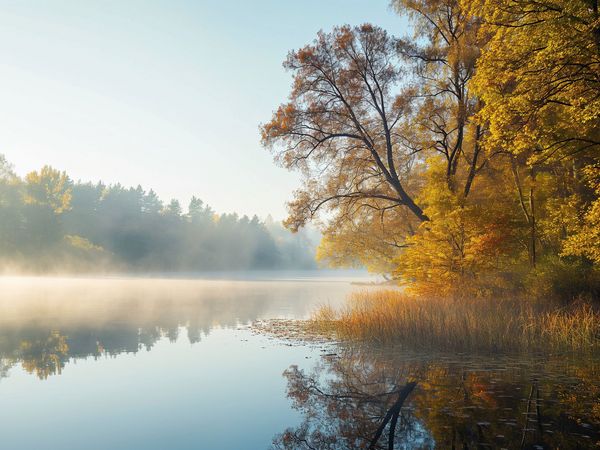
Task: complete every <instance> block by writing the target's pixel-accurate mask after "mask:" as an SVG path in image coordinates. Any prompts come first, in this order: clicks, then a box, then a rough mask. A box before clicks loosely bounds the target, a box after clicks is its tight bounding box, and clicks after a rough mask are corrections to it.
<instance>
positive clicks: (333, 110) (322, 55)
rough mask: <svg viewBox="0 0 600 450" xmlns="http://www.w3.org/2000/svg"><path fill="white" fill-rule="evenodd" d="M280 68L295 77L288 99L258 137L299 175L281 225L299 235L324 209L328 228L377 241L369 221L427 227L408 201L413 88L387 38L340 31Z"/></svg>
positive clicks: (413, 185)
mask: <svg viewBox="0 0 600 450" xmlns="http://www.w3.org/2000/svg"><path fill="white" fill-rule="evenodd" d="M284 67H285V68H286V69H288V70H290V71H291V72H292V73H293V78H294V82H293V88H292V91H291V94H290V96H289V101H288V102H287V103H285V104H283V105H281V106H280V107H279V108H278V109H277V111H276V112H275V113H274V115H273V118H272V119H271V121H270V122H268V123H266V124H263V125H262V126H261V132H262V140H263V144H264V145H265V146H267V147H269V148H270V149H271V150H272V152H273V153H274V155H275V159H276V161H277V162H278V163H280V164H281V165H283V166H284V167H286V168H288V169H292V170H299V171H300V172H301V173H302V174H303V175H304V177H303V180H304V181H303V186H302V188H301V189H299V190H298V191H296V192H295V197H294V199H293V200H292V201H291V202H290V203H289V204H288V207H289V212H290V216H289V218H288V219H287V221H286V224H287V226H288V227H289V228H291V229H292V230H297V229H298V228H299V227H302V226H303V225H305V224H306V223H307V222H308V221H310V220H312V219H314V218H315V216H316V215H317V214H318V213H319V212H320V211H321V210H325V211H327V213H326V214H327V217H328V219H330V221H329V223H330V226H331V224H335V225H334V226H335V227H351V228H354V227H356V228H359V229H361V230H363V233H364V232H365V231H366V234H369V235H377V234H379V235H380V237H381V238H382V239H384V238H385V236H386V234H385V233H382V232H381V230H380V229H379V230H376V229H374V228H373V223H379V224H381V226H385V224H386V223H389V222H394V221H399V222H402V223H404V224H408V226H412V225H411V223H412V224H414V225H416V224H418V223H420V222H423V221H427V220H428V217H427V216H426V214H425V213H424V212H423V210H422V208H421V207H420V206H419V205H418V204H417V202H416V201H415V194H416V192H417V191H418V189H419V178H418V177H416V176H414V174H415V172H417V171H418V170H420V169H419V168H420V161H419V159H418V156H417V155H416V154H415V152H414V150H413V149H412V148H411V147H410V146H409V145H407V144H408V140H407V138H406V136H407V134H406V130H404V129H403V127H405V124H406V123H407V122H408V121H407V120H406V119H407V117H409V116H410V115H411V114H412V112H411V104H412V98H413V90H412V89H411V88H410V86H409V85H408V83H407V81H406V79H405V78H404V77H403V73H402V70H401V69H400V67H401V65H400V64H399V61H398V52H397V50H396V42H395V41H394V39H393V38H392V37H390V36H389V35H388V34H387V33H386V32H385V31H384V30H382V29H381V28H378V27H375V26H372V25H368V24H367V25H362V26H359V27H349V26H343V27H338V28H335V29H334V30H333V31H332V32H330V33H324V32H320V33H319V34H318V36H317V38H316V40H315V41H314V42H313V43H312V44H311V45H307V46H306V47H304V48H302V49H300V50H297V51H292V52H290V53H289V55H288V57H287V60H286V61H285V63H284ZM354 231H358V230H354ZM371 231H372V233H371ZM355 235H356V234H355ZM365 238H366V237H365ZM390 243H391V244H392V247H393V246H401V245H402V243H401V242H388V243H387V244H390ZM383 248H385V246H384V247H382V249H383Z"/></svg>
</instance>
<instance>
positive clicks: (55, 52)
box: [0, 0, 406, 219]
mask: <svg viewBox="0 0 600 450" xmlns="http://www.w3.org/2000/svg"><path fill="white" fill-rule="evenodd" d="M388 3H389V2H388V0H362V1H361V0H320V1H319V0H302V1H297V0H296V1H287V0H285V1H284V0H254V1H250V0H247V1H242V0H237V1H233V0H232V1H229V2H225V1H217V0H213V1H208V0H197V1H184V0H170V1H167V0H164V1H158V0H96V1H91V0H89V1H84V0H71V1H66V0H45V1H42V0H38V1H26V2H25V1H21V0H15V1H7V0H0V54H1V55H2V57H1V58H0V77H1V83H0V153H4V154H5V155H6V157H7V159H8V160H9V161H11V162H12V163H14V165H15V169H16V171H17V173H18V174H20V175H24V174H25V173H27V172H29V171H31V170H34V169H37V168H39V167H41V166H42V165H43V164H50V165H52V166H55V167H56V168H59V169H64V170H66V171H67V172H68V173H69V174H70V175H71V177H72V178H74V179H82V180H85V181H88V180H91V181H97V180H102V181H104V182H106V183H114V182H121V183H122V184H124V185H137V184H141V185H142V186H143V187H144V188H146V189H149V188H153V189H154V190H155V191H156V192H157V193H158V194H159V195H160V197H161V198H163V200H168V199H169V198H173V197H174V198H178V199H179V200H181V201H182V202H183V204H184V206H187V202H188V201H189V198H190V197H191V196H192V194H196V195H197V196H199V197H200V198H202V199H203V200H204V201H205V202H207V203H209V204H210V205H211V206H213V208H214V209H216V210H217V211H219V212H233V211H237V212H239V213H241V214H254V213H257V214H259V215H260V216H263V217H264V216H266V215H267V214H269V213H271V214H272V215H273V216H274V217H276V218H277V219H281V218H283V217H284V216H285V201H286V200H288V199H289V198H290V197H291V192H292V190H293V189H294V188H295V187H298V184H299V178H298V176H297V175H295V174H291V173H289V172H287V171H285V170H284V169H281V168H279V167H277V166H275V165H274V164H273V163H272V159H271V156H270V154H269V153H268V152H267V151H266V150H264V149H263V148H262V147H261V146H260V143H259V132H258V125H259V123H261V122H265V121H267V120H268V119H269V118H270V115H271V112H272V111H273V110H274V109H275V108H276V107H277V106H278V104H279V103H281V102H282V101H284V100H285V99H286V97H287V94H288V91H289V86H290V81H291V78H290V74H288V73H286V72H285V71H284V70H283V68H282V66H281V64H282V61H283V59H284V58H285V56H286V54H287V52H288V50H290V49H294V48H298V47H301V46H303V45H304V44H306V43H308V42H310V41H311V40H312V39H313V38H314V36H315V34H316V32H317V31H318V30H319V29H324V30H328V29H330V28H331V27H333V26H334V25H341V24H345V23H349V24H360V23H363V22H371V23H374V24H378V25H381V26H383V27H384V28H386V29H387V30H389V31H390V32H391V33H392V34H395V35H403V34H405V32H406V30H405V25H404V24H405V22H404V21H403V20H402V19H400V18H399V17H397V16H396V15H395V14H394V12H393V11H392V10H391V9H390V8H389V6H388Z"/></svg>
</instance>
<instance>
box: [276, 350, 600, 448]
mask: <svg viewBox="0 0 600 450" xmlns="http://www.w3.org/2000/svg"><path fill="white" fill-rule="evenodd" d="M599 374H600V371H599V369H598V364H597V363H596V362H595V361H594V359H593V358H590V359H587V360H582V361H569V360H568V359H565V358H562V359H560V358H558V359H551V360H546V359H542V358H533V357H529V358H524V359H521V358H508V357H505V358H490V357H487V358H485V357H480V358H466V357H463V358H457V357H453V358H449V357H443V356H437V357H434V356H429V357H423V356H422V355H421V356H420V355H412V356H403V355H402V354H401V353H400V352H399V351H396V352H394V353H389V352H377V353H376V352H374V351H373V350H369V349H360V348H358V349H357V348H351V347H348V348H344V349H341V350H340V351H339V353H338V354H337V355H329V356H325V357H323V358H322V361H321V362H320V363H319V364H318V365H317V366H316V367H315V369H314V370H312V371H310V372H308V373H307V372H306V371H304V370H301V369H299V368H298V367H297V366H292V367H290V368H289V369H288V370H286V371H285V372H284V376H285V377H286V378H287V381H288V396H289V397H290V398H291V399H292V401H293V405H294V407H295V408H296V409H298V410H299V411H301V412H302V415H303V421H302V423H301V424H300V425H299V426H298V427H295V428H290V429H287V430H285V431H284V432H283V433H282V434H280V435H278V436H276V437H275V439H274V441H273V447H274V448H275V449H286V450H288V449H324V450H333V449H352V448H356V449H368V448H376V449H423V448H425V449H426V448H434V447H435V448H449V449H450V448H451V449H470V448H511V449H512V448H516V449H555V448H560V449H577V448H595V445H600V433H599V430H600V407H599V405H600V387H599V385H598V382H597V381H598V379H599V377H598V375H599ZM413 387H414V389H413ZM403 394H406V401H404V399H403V398H402V395H403ZM394 418H396V419H395V420H394ZM396 422H397V423H396Z"/></svg>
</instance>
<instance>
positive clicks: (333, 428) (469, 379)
mask: <svg viewBox="0 0 600 450" xmlns="http://www.w3.org/2000/svg"><path fill="white" fill-rule="evenodd" d="M352 281H360V282H364V281H369V279H368V278H366V277H365V276H364V275H362V274H361V273H359V272H344V273H336V272H328V271H325V272H296V273H292V272H253V273H245V274H231V273H229V274H228V273H212V274H203V275H201V276H198V275H197V274H196V275H194V274H190V275H188V276H186V277H179V278H175V277H172V278H151V279H145V278H118V277H114V278H59V277H55V278H35V277H4V278H0V358H1V364H0V404H1V405H2V408H1V409H0V423H2V448H8V449H31V450H39V449H51V450H53V449H56V450H59V449H60V450H68V449H113V450H116V449H127V450H131V449H207V450H208V449H236V450H240V449H242V450H243V449H268V448H272V447H274V448H290V449H292V448H294V449H304V448H306V449H308V448H319V449H343V448H367V447H368V445H369V444H370V443H371V442H372V441H373V438H374V436H375V435H376V434H377V432H378V430H379V429H380V428H382V424H386V426H385V427H384V428H382V429H381V432H380V433H379V434H380V436H379V439H378V440H377V442H376V443H374V446H375V447H374V448H390V445H389V441H392V442H393V444H394V448H396V449H405V448H406V449H408V448H433V447H436V446H437V447H438V448H452V447H454V448H566V449H569V448H573V449H575V448H595V447H594V446H595V445H596V443H597V442H599V441H600V433H599V430H600V383H599V380H600V364H598V361H597V359H596V358H595V357H591V356H588V357H579V358H575V357H569V356H566V355H546V356H541V355H526V356H523V355H521V356H515V355H512V356H511V355H484V356H481V355H480V356H474V355H457V354H435V353H426V352H417V351H414V350H411V349H403V348H400V347H396V348H379V347H365V346H360V345H358V344H355V345H350V344H339V343H338V344H336V343H326V342H321V341H311V342H306V343H302V342H297V341H291V340H289V339H278V338H274V337H273V336H272V335H270V334H269V333H267V334H261V333H259V332H257V331H256V330H255V329H254V328H253V327H251V326H250V325H251V324H252V322H254V321H257V320H269V319H303V318H307V317H308V316H309V315H310V313H311V311H312V310H314V308H316V307H318V306H319V305H322V304H331V305H333V306H341V305H343V302H344V299H345V298H346V297H347V296H348V294H349V293H350V292H352V291H353V290H358V289H364V288H365V287H364V286H361V285H357V284H353V283H352ZM411 383H412V384H411ZM404 394H406V395H405V398H404V399H402V396H403V395H404ZM392 422H393V423H394V424H395V425H394V427H395V428H394V429H393V433H391V434H390V429H391V424H392Z"/></svg>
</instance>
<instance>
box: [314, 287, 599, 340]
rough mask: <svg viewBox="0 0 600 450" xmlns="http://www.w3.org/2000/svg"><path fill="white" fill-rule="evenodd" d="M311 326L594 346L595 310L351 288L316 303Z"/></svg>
mask: <svg viewBox="0 0 600 450" xmlns="http://www.w3.org/2000/svg"><path fill="white" fill-rule="evenodd" d="M311 326H312V327H314V329H316V330H317V331H320V332H325V331H327V332H334V333H336V335H337V336H338V337H339V338H341V339H357V340H363V341H374V342H385V343H387V342H400V343H405V344H409V345H411V346H416V347H429V348H438V349H453V350H459V351H460V350H487V351H490V350H491V351H494V350H498V351H500V350H515V349H520V350H568V351H591V350H598V349H600V310H598V309H596V308H594V307H593V306H591V305H590V304H586V303H579V304H578V303H574V304H573V305H570V306H562V307H561V306H558V305H554V306H553V305H548V304H542V303H537V302H533V301H528V300H518V299H493V298H489V299H482V298H477V299H473V300H465V299H459V300H454V299H424V298H419V297H411V296H408V295H406V294H403V293H402V292H400V291H397V290H376V291H373V290H370V291H363V292H359V293H355V294H353V295H352V296H351V298H350V299H349V302H348V304H347V306H346V307H344V308H342V309H341V310H334V309H333V308H331V307H322V308H320V309H319V310H318V311H316V312H315V314H314V315H313V318H312V321H311Z"/></svg>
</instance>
